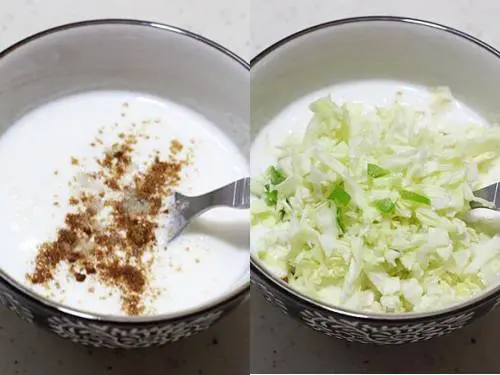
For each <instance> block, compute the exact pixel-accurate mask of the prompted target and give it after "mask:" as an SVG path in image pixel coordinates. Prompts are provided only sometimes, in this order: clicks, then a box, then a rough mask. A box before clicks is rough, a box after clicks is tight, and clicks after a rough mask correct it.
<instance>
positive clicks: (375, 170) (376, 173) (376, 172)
mask: <svg viewBox="0 0 500 375" xmlns="http://www.w3.org/2000/svg"><path fill="white" fill-rule="evenodd" d="M367 173H368V176H370V177H371V178H379V177H384V176H387V175H388V174H389V173H391V172H390V171H388V170H387V169H384V168H382V167H379V166H378V165H375V164H370V163H368V168H367Z"/></svg>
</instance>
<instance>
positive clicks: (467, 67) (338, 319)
mask: <svg viewBox="0 0 500 375" xmlns="http://www.w3.org/2000/svg"><path fill="white" fill-rule="evenodd" d="M499 58H500V53H499V52H498V51H496V50H495V49H493V48H492V47H490V46H488V45H486V44H485V43H483V42H481V41H480V40H477V39H475V38H473V37H471V36H469V35H467V34H465V33H462V32H460V31H458V30H454V29H451V28H448V27H446V26H442V25H438V24H434V23H430V22H427V21H421V20H415V19H408V18H400V17H386V16H381V17H362V18H352V19H345V20H339V21H333V22H331V23H327V24H322V25H318V26H314V27H312V28H310V29H306V30H303V31H300V32H298V33H297V34H294V35H292V36H289V37H287V38H285V39H283V40H282V41H279V42H277V43H276V44H275V45H273V46H271V47H269V48H268V49H266V50H264V51H263V52H262V53H261V54H259V55H258V56H257V57H256V58H255V59H253V60H252V62H251V85H252V93H251V96H252V107H251V113H252V128H251V134H252V138H254V137H255V136H256V135H257V134H258V133H259V132H260V130H261V129H262V127H263V126H265V125H266V124H267V123H268V121H269V120H271V119H272V118H273V117H274V116H276V115H277V114H278V113H279V112H280V110H282V109H283V108H285V107H286V106H287V105H289V103H291V102H293V101H295V100H297V99H299V98H301V97H303V96H306V95H308V94H310V93H311V92H315V91H317V90H319V89H322V88H325V87H329V86H331V85H335V84H336V83H343V82H346V81H353V80H366V79H372V78H382V79H395V80H400V81H406V82H411V83H417V84H421V85H426V86H439V85H444V86H450V88H451V91H452V92H453V93H454V95H455V97H457V98H459V99H460V100H462V101H463V102H465V103H467V104H469V106H470V107H472V108H473V109H475V110H477V111H478V112H479V113H481V114H483V115H484V117H486V118H487V119H490V120H495V119H496V118H498V115H497V114H496V113H495V103H494V101H495V100H496V99H494V98H497V97H498V96H499V95H500V88H499V87H500V86H499V85H500V59H499ZM465 77H467V81H466V80H465ZM470 77H474V84H471V79H470ZM492 99H494V100H493V101H492ZM251 284H252V286H253V287H254V288H253V289H257V290H259V291H260V292H261V293H262V294H263V296H264V298H265V300H266V301H267V302H268V303H270V304H272V305H274V306H276V307H278V308H279V309H280V310H281V311H282V312H283V313H285V314H287V315H289V316H291V317H294V318H296V319H299V320H300V321H302V322H303V323H305V324H306V325H307V326H309V327H311V328H312V329H314V330H316V331H319V332H322V333H324V334H326V335H328V336H332V337H336V338H341V339H345V340H348V341H356V342H361V343H372V344H404V343H413V342H417V341H422V340H428V339H431V338H433V337H437V336H442V335H444V334H447V333H450V332H453V331H455V330H457V329H459V328H461V327H463V326H465V325H466V324H468V323H470V322H471V321H473V320H474V319H476V318H478V317H480V316H482V315H484V314H485V313H487V312H488V311H490V310H492V309H494V308H495V307H496V306H497V305H499V304H500V287H497V288H495V289H493V290H491V291H488V292H487V293H485V294H484V295H482V296H480V297H477V298H475V299H473V300H471V301H468V302H466V303H464V304H462V305H457V306H456V307H451V308H448V309H446V310H443V311H440V312H436V313H427V314H418V315H417V314H410V315H407V316H402V315H397V316H390V315H386V316H384V315H380V314H379V315H370V314H368V313H367V314H364V313H361V312H353V311H348V310H345V309H342V308H335V307H333V306H328V305H325V304H322V303H320V302H318V301H314V300H312V299H310V298H308V297H305V296H303V295H301V294H300V293H298V292H296V291H294V290H292V289H291V288H290V287H289V286H288V285H286V284H285V283H284V282H283V281H281V280H277V279H275V278H274V277H273V276H272V275H271V273H270V272H269V271H267V270H266V268H265V266H264V265H262V264H261V263H260V262H259V261H258V260H256V259H254V257H253V255H252V257H251Z"/></svg>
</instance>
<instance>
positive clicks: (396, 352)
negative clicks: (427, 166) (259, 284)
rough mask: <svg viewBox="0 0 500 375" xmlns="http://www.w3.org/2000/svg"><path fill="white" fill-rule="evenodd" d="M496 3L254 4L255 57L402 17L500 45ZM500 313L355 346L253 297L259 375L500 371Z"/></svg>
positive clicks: (266, 0) (353, 0)
mask: <svg viewBox="0 0 500 375" xmlns="http://www.w3.org/2000/svg"><path fill="white" fill-rule="evenodd" d="M499 13H500V2H499V1H496V0H480V1H470V0H421V1H410V0H376V1H373V0H349V1H348V0H318V1H313V0H309V1H303V0H281V1H278V0H274V1H270V0H251V34H250V35H251V37H250V39H251V53H252V56H254V55H256V54H257V53H258V52H260V51H261V50H262V49H264V48H266V47H267V46H269V45H270V44H272V43H274V42H276V41H278V40H279V39H281V38H283V37H285V36H287V35H289V34H291V33H293V32H296V31H298V30H301V29H303V28H305V27H308V26H312V25H315V24H318V23H321V22H326V21H330V20H334V19H339V18H345V17H353V16H363V15H399V16H408V17H416V18H423V19H428V20H432V21H436V22H440V23H443V24H446V25H449V26H453V27H456V28H458V29H461V30H464V31H466V32H468V33H470V34H473V35H475V36H477V37H479V38H481V39H483V40H484V41H486V42H488V43H490V44H492V45H493V46H496V47H497V48H500V23H499V22H498V14H499ZM499 345H500V310H497V311H496V312H495V313H492V314H490V315H489V316H487V317H485V318H483V319H481V320H479V321H477V322H476V323H474V324H473V325H472V326H470V327H466V328H464V329H463V330H461V331H459V332H458V333H456V334H453V335H450V336H447V337H443V338H439V339H433V340H431V341H428V342H424V343H419V344H412V345H405V346H396V347H395V346H390V347H387V346H384V347H382V346H380V347H376V346H368V345H355V344H347V343H344V342H342V341H339V340H335V339H333V338H328V337H326V336H324V335H322V334H319V333H316V332H313V331H312V330H310V329H309V328H307V327H304V326H303V325H302V324H300V323H297V322H295V321H294V320H291V319H290V318H288V317H286V316H284V315H283V314H282V313H281V312H279V311H278V310H277V309H275V308H273V307H270V306H268V305H267V304H266V303H265V302H264V300H263V299H262V298H261V297H259V296H258V293H257V292H253V293H252V310H251V360H250V363H251V368H252V372H253V373H314V374H316V373H322V374H323V373H350V372H355V373H373V372H384V373H405V372H417V373H426V372H437V373H440V372H448V373H453V372H466V373H484V372H495V373H498V372H500V356H499V354H498V348H499Z"/></svg>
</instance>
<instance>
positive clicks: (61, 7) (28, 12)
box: [0, 0, 250, 375]
mask: <svg viewBox="0 0 500 375" xmlns="http://www.w3.org/2000/svg"><path fill="white" fill-rule="evenodd" d="M248 8H249V3H248V2H246V1H233V0H211V1H204V0H0V48H1V49H3V48H5V47H7V46H8V45H10V44H12V43H14V42H16V41H18V40H20V39H22V38H25V37H27V36H29V35H30V34H33V33H35V32H38V31H42V30H43V29H46V28H49V27H53V26H58V25H61V24H64V23H69V22H74V21H81V20H85V19H96V18H135V19H144V20H150V21H158V22H163V23H168V24H172V25H174V26H178V27H182V28H186V29H189V30H191V31H194V32H196V33H200V34H202V35H204V36H206V37H208V38H210V39H212V40H214V41H216V42H218V43H220V44H222V45H224V46H225V47H227V48H229V49H231V50H232V51H233V52H235V53H237V54H239V55H240V56H242V57H243V58H245V59H248V58H249V56H250V48H249V46H250V44H249V33H250V31H249V23H248V22H249V12H248ZM248 311H249V303H246V304H245V305H243V306H241V307H240V308H238V309H237V310H236V311H235V312H234V313H232V314H231V316H229V317H227V318H226V319H224V320H223V321H222V322H220V324H218V325H216V326H215V327H213V328H212V329H210V330H209V331H207V332H204V333H202V334H200V335H198V336H196V337H193V338H191V339H189V340H183V341H180V342H178V343H175V344H172V345H168V346H166V347H163V348H159V349H152V350H136V351H128V352H124V351H110V350H102V349H101V350H96V349H86V348H84V347H81V346H79V345H75V344H72V343H71V342H69V341H66V340H63V339H60V338H58V337H56V336H55V335H52V334H50V333H47V332H45V331H43V330H41V329H37V328H35V327H33V326H31V325H28V324H26V323H24V322H22V321H20V320H19V319H18V318H17V317H16V316H14V315H13V314H12V313H10V312H8V311H5V309H4V308H2V307H0V374H1V375H16V374H19V375H21V374H24V375H48V374H50V375H150V374H155V375H157V374H168V375H201V374H203V375H225V374H228V375H246V374H248V367H249V360H248V347H249V330H248V321H249V320H248V319H249V317H248Z"/></svg>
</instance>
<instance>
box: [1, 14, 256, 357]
mask: <svg viewBox="0 0 500 375" xmlns="http://www.w3.org/2000/svg"><path fill="white" fill-rule="evenodd" d="M0 72H1V73H2V74H1V76H2V78H0V123H1V124H2V127H1V131H2V134H1V137H0V154H1V156H0V158H1V159H5V163H2V167H1V168H0V170H1V171H0V174H1V175H2V176H3V178H4V179H5V181H8V183H6V184H4V185H2V187H1V189H2V192H3V194H5V195H4V197H3V198H2V199H1V202H0V206H1V207H2V208H3V209H4V210H5V214H4V215H2V218H1V219H0V220H1V221H2V224H3V225H4V226H3V228H4V229H5V233H4V236H3V237H4V239H5V245H6V246H4V247H3V249H5V250H4V251H5V253H2V256H1V257H0V258H1V259H2V261H1V262H0V275H1V279H0V281H1V282H0V300H1V301H3V302H4V303H5V304H6V305H7V306H8V307H9V308H10V309H12V310H14V311H15V312H17V313H18V314H19V315H20V316H21V317H22V318H23V319H25V320H27V321H30V322H36V323H38V324H40V325H42V326H44V327H46V328H48V329H49V330H51V331H53V332H55V333H57V334H59V335H60V336H63V337H66V338H69V339H71V340H73V341H75V342H78V343H82V344H85V345H93V346H104V347H110V348H136V347H146V346H151V345H160V344H164V343H167V342H173V341H177V340H179V339H181V338H183V337H189V336H191V335H193V334H195V333H197V332H200V331H203V330H205V329H206V328H208V327H210V326H211V325H212V324H214V323H215V322H216V321H218V320H219V319H220V318H221V317H223V316H224V315H225V314H226V313H227V312H229V311H231V310H232V309H233V308H235V307H236V306H238V305H239V304H240V303H241V302H242V301H243V300H244V299H245V298H246V296H247V295H248V289H249V265H248V258H249V251H248V249H249V230H248V228H249V217H248V212H245V211H239V210H232V209H229V208H216V209H213V210H211V211H210V212H207V213H205V214H203V215H202V216H200V217H199V218H197V219H196V220H195V221H193V223H192V224H191V225H190V226H189V227H188V228H187V230H186V232H185V233H183V234H182V235H181V236H180V237H178V238H177V239H175V240H174V241H172V242H170V243H167V241H166V239H167V234H168V223H169V215H170V208H171V205H172V196H173V193H174V192H175V191H179V192H180V193H183V194H185V195H198V194H203V193H206V192H208V191H211V190H213V189H216V188H218V187H220V186H223V185H225V184H227V183H230V182H232V181H234V180H236V179H239V178H241V177H246V176H248V161H247V160H248V133H249V132H248V129H249V110H248V106H249V104H248V103H249V98H248V90H247V88H248V66H247V64H246V63H245V62H243V61H242V60H240V59H239V58H238V57H237V56H235V55H233V54H232V53H231V52H229V51H227V50H225V49H224V48H222V47H221V46H219V45H217V44H216V43H213V42H211V41H209V40H206V39H204V38H203V37H201V36H198V35H194V34H191V33H189V32H187V31H184V30H179V29H176V28H174V27H170V26H166V25H160V24H154V23H149V22H142V21H130V20H102V21H88V22H82V23H77V24H72V25H67V26H61V27H59V28H55V29H52V30H48V31H46V32H43V33H41V34H38V35H36V36H34V37H31V38H29V39H27V40H25V41H22V42H20V43H19V44H17V45H15V46H13V47H11V48H9V49H7V50H6V51H4V52H3V53H2V54H1V55H0ZM207 72H209V74H207Z"/></svg>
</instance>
